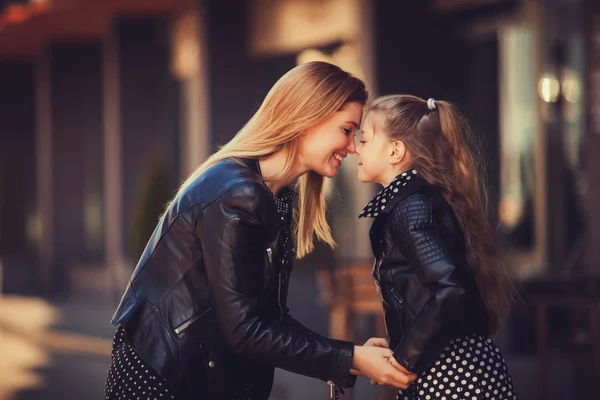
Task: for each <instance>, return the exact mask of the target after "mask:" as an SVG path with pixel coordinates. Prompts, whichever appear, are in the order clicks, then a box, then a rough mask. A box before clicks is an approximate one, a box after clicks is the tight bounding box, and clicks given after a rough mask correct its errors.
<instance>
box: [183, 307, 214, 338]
mask: <svg viewBox="0 0 600 400" xmlns="http://www.w3.org/2000/svg"><path fill="white" fill-rule="evenodd" d="M210 310H212V307H208V308H207V309H206V310H204V311H203V312H201V313H200V314H198V315H195V316H193V317H192V318H190V319H188V320H187V321H185V322H184V323H183V324H181V325H179V326H178V327H177V328H175V333H176V334H177V335H179V334H181V333H182V332H183V331H185V330H186V329H187V328H189V327H190V325H192V324H193V323H194V322H196V321H197V320H198V319H200V318H201V317H202V316H204V315H205V314H206V313H207V312H209V311H210Z"/></svg>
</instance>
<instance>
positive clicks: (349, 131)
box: [342, 128, 352, 136]
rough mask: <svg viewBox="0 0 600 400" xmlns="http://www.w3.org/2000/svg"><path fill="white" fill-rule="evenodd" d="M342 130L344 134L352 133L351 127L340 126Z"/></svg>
mask: <svg viewBox="0 0 600 400" xmlns="http://www.w3.org/2000/svg"><path fill="white" fill-rule="evenodd" d="M342 130H343V131H344V134H345V135H346V136H350V135H351V134H352V129H348V128H342Z"/></svg>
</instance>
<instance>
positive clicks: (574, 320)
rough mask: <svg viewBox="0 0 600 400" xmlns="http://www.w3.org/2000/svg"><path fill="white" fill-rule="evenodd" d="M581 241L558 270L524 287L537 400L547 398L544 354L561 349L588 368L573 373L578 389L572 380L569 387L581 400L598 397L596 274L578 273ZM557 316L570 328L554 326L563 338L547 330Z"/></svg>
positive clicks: (599, 300) (599, 281)
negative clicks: (532, 334)
mask: <svg viewBox="0 0 600 400" xmlns="http://www.w3.org/2000/svg"><path fill="white" fill-rule="evenodd" d="M584 243H585V240H584V237H583V236H582V237H580V238H579V240H578V241H577V243H576V245H575V246H574V248H573V250H572V252H571V254H570V256H569V258H568V260H567V262H566V263H565V264H564V265H563V266H562V268H561V269H560V270H559V271H557V272H555V273H551V274H547V275H544V276H541V277H537V278H535V279H532V280H530V281H528V282H526V283H525V284H524V287H525V288H526V293H525V296H526V297H527V303H528V305H529V306H530V307H531V311H532V313H533V315H534V321H535V322H534V323H535V328H536V340H537V366H536V369H537V386H538V398H539V399H546V398H548V385H547V382H548V378H549V359H550V352H551V350H556V348H561V347H562V350H566V352H564V353H563V354H568V356H569V357H570V358H571V359H572V361H573V365H574V366H575V367H576V368H580V367H581V368H583V370H584V371H587V368H589V369H590V371H589V375H588V376H587V377H586V376H580V374H577V373H576V374H574V376H575V378H576V379H580V380H582V381H583V384H582V385H579V382H576V383H575V384H574V387H575V389H576V390H578V391H581V392H582V393H584V394H583V396H584V397H583V398H585V396H591V397H589V398H590V399H596V398H598V397H597V396H598V395H600V322H599V313H600V276H594V275H591V274H589V273H588V272H586V271H585V270H584V269H583V262H582V259H583V253H584V251H585V245H584ZM557 312H563V313H564V314H563V317H564V318H565V320H566V321H567V324H570V326H568V327H565V326H564V325H565V324H560V325H561V326H560V328H561V331H562V333H563V336H561V335H560V334H557V332H555V331H557V330H558V329H549V328H550V325H551V324H552V322H551V318H552V316H553V313H554V314H556V313H557ZM555 326H556V323H555ZM586 378H587V379H586ZM582 386H584V387H582ZM586 386H589V387H586ZM578 398H581V397H578Z"/></svg>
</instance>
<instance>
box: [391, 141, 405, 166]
mask: <svg viewBox="0 0 600 400" xmlns="http://www.w3.org/2000/svg"><path fill="white" fill-rule="evenodd" d="M390 153H391V154H390V164H392V165H396V164H401V163H402V162H403V161H404V159H405V157H406V145H405V144H404V142H403V141H401V140H394V141H393V142H391V143H390Z"/></svg>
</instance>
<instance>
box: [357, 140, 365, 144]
mask: <svg viewBox="0 0 600 400" xmlns="http://www.w3.org/2000/svg"><path fill="white" fill-rule="evenodd" d="M358 143H360V144H365V143H367V141H366V140H360V141H359V142H358Z"/></svg>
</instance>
